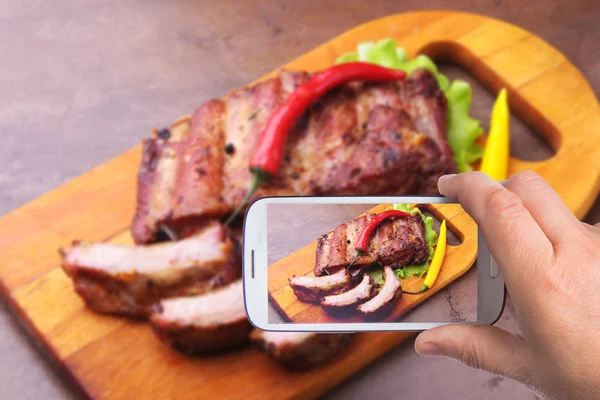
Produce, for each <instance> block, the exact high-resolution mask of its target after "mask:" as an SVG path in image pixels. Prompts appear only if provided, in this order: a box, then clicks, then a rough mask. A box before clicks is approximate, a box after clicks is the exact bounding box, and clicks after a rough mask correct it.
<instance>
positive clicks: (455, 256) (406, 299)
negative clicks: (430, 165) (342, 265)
mask: <svg viewBox="0 0 600 400" xmlns="http://www.w3.org/2000/svg"><path fill="white" fill-rule="evenodd" d="M390 205H391V204H380V205H378V206H376V207H374V208H372V209H371V210H369V212H372V213H376V214H378V213H380V212H383V211H385V209H386V208H387V207H389V206H390ZM421 209H422V210H423V211H425V210H427V211H429V212H431V213H432V214H433V215H434V216H435V217H436V218H437V219H438V220H440V221H442V220H444V219H445V220H446V223H447V225H448V229H449V230H450V231H452V232H453V233H454V234H455V235H456V236H457V237H458V238H460V240H461V242H462V243H460V244H459V245H457V246H451V245H449V246H448V247H447V249H446V255H445V257H444V263H443V265H442V268H441V270H440V274H439V276H438V278H437V280H436V282H435V285H434V286H433V287H432V288H431V289H430V290H428V291H426V292H425V293H422V294H419V295H403V296H402V297H401V299H400V300H399V301H398V303H397V304H396V306H395V307H394V309H393V310H392V311H391V312H390V314H389V315H388V316H387V317H386V318H385V319H383V320H382V321H386V322H393V321H398V320H401V317H402V315H404V314H405V313H406V312H408V311H410V310H411V309H413V308H414V307H416V306H418V305H419V304H421V303H422V302H424V301H425V300H427V299H428V298H429V297H431V296H433V295H434V294H435V293H437V292H439V291H440V290H442V289H443V288H445V287H446V286H447V285H449V284H450V283H452V282H454V281H455V280H456V279H458V278H460V277H461V276H462V275H463V274H464V273H465V272H467V271H468V270H469V269H470V268H471V266H473V264H474V263H475V260H476V259H477V224H475V221H473V218H471V217H470V216H469V215H468V214H467V213H466V212H465V210H464V209H463V208H462V207H461V206H460V204H436V205H434V204H429V205H423V206H422V207H421ZM334 228H335V227H331V229H334ZM316 248H317V241H314V242H312V243H310V244H309V245H307V246H305V247H303V248H301V249H299V250H298V251H296V252H294V253H292V254H290V255H289V256H287V257H285V258H283V259H281V260H279V261H277V262H276V263H274V264H272V265H270V266H269V273H268V290H269V296H270V298H271V300H272V301H273V303H274V305H275V306H276V307H277V309H278V310H279V311H280V312H281V313H282V314H283V316H284V318H286V319H287V320H288V321H291V322H296V323H336V322H337V323H342V322H343V323H351V322H365V321H366V320H365V318H364V317H362V316H361V315H359V314H358V312H356V313H354V315H349V316H345V317H344V316H342V317H340V316H332V315H331V314H329V313H327V312H326V311H325V310H323V308H321V307H320V306H319V305H315V304H311V303H306V302H302V301H300V300H298V298H297V297H296V295H295V294H294V291H293V290H292V288H291V287H290V285H289V281H288V279H289V278H290V277H292V276H294V275H308V276H314V275H315V274H314V272H313V269H314V264H315V252H316ZM422 285H423V279H422V278H419V277H417V276H412V277H411V278H409V279H405V280H402V287H403V289H404V290H408V291H413V292H415V291H418V290H419V289H420V288H421V286H422ZM434 322H447V321H434Z"/></svg>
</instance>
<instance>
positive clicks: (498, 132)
mask: <svg viewBox="0 0 600 400" xmlns="http://www.w3.org/2000/svg"><path fill="white" fill-rule="evenodd" d="M509 119H510V111H509V109H508V101H507V97H506V89H502V90H500V93H498V97H497V98H496V102H495V103H494V108H493V109H492V117H491V119H490V131H489V133H488V139H487V143H486V145H485V150H484V153H483V159H482V160H481V168H480V170H481V171H482V172H485V173H486V174H488V175H489V176H490V177H491V178H492V179H494V180H497V181H501V180H504V179H506V178H507V177H508V159H509V151H510V128H509Z"/></svg>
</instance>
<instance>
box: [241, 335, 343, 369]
mask: <svg viewBox="0 0 600 400" xmlns="http://www.w3.org/2000/svg"><path fill="white" fill-rule="evenodd" d="M353 335H354V334H352V333H315V332H266V331H261V330H258V329H255V330H254V331H252V333H251V334H250V338H251V339H252V341H253V342H255V343H256V344H257V345H258V347H259V348H260V349H261V351H263V352H264V353H265V354H267V355H268V356H269V357H272V358H274V359H275V360H276V361H277V362H279V363H280V364H281V365H283V366H284V367H285V368H287V369H291V370H305V369H309V368H312V367H315V366H317V365H320V364H324V363H327V362H330V361H332V359H333V358H334V357H336V356H338V355H339V354H340V353H341V352H342V351H343V350H344V349H345V348H346V347H348V345H349V344H350V342H351V341H352V337H353Z"/></svg>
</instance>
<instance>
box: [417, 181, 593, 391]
mask: <svg viewBox="0 0 600 400" xmlns="http://www.w3.org/2000/svg"><path fill="white" fill-rule="evenodd" d="M438 186H439V190H440V193H441V194H443V195H445V196H447V197H449V198H450V199H453V200H455V201H457V202H459V203H460V204H461V205H462V206H463V207H464V209H465V210H466V211H467V212H468V213H469V214H470V215H471V216H472V217H473V218H474V219H475V221H476V222H477V223H478V226H479V229H480V230H481V231H482V233H483V237H484V238H485V242H486V244H487V246H488V248H489V250H490V252H491V253H492V256H493V257H494V259H495V260H496V262H497V263H498V265H499V268H500V270H501V272H502V275H503V278H504V281H505V284H506V287H507V290H508V292H509V294H510V296H511V298H512V300H513V302H514V304H515V310H516V314H517V318H518V321H519V326H520V328H521V332H522V333H521V334H515V333H511V332H508V331H505V330H503V329H501V328H498V327H495V326H489V325H446V326H441V327H438V328H434V329H431V330H428V331H425V332H422V333H421V334H420V335H419V336H418V338H417V340H416V343H415V349H416V351H417V352H418V353H419V354H421V355H424V356H446V357H449V358H453V359H456V360H459V361H461V362H463V363H464V364H466V365H468V366H470V367H473V368H478V369H483V370H487V371H490V372H492V373H495V374H499V375H503V376H506V377H509V378H512V379H515V380H517V381H520V382H522V383H524V384H526V385H529V386H530V387H532V388H533V389H534V390H535V391H536V392H537V393H538V394H540V395H541V396H543V397H544V398H548V399H598V398H600V378H599V376H600V290H599V289H600V224H596V225H595V226H591V225H588V224H585V223H582V222H580V221H578V220H577V218H576V217H575V216H574V215H573V214H572V213H571V212H570V210H569V209H568V208H567V206H566V205H565V204H564V203H563V201H562V200H561V199H560V197H559V196H558V195H557V194H556V192H554V190H553V189H552V188H551V187H550V186H549V185H548V184H547V183H546V182H545V181H544V180H543V179H542V178H541V177H540V176H538V175H537V174H535V173H533V172H523V173H520V174H517V175H515V176H514V177H512V178H511V179H509V180H508V181H505V182H503V183H502V184H501V183H498V182H495V181H493V180H491V179H490V178H488V177H487V176H486V175H484V174H482V173H478V172H470V173H465V174H460V175H449V176H444V177H442V178H440V180H439V183H438Z"/></svg>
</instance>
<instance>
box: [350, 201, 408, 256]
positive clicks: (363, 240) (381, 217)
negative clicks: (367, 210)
mask: <svg viewBox="0 0 600 400" xmlns="http://www.w3.org/2000/svg"><path fill="white" fill-rule="evenodd" d="M408 216H410V214H409V213H407V212H404V211H399V210H388V211H384V212H382V213H380V214H377V215H376V216H375V218H373V219H372V220H371V221H370V222H369V224H368V225H367V226H366V227H365V229H363V231H362V232H361V233H360V236H359V237H358V243H357V244H356V251H357V252H358V253H359V254H362V253H364V252H365V251H367V247H369V237H370V236H371V233H373V231H374V230H375V228H377V227H378V226H379V225H380V224H381V223H382V222H383V221H385V220H386V219H388V218H394V217H408Z"/></svg>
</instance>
